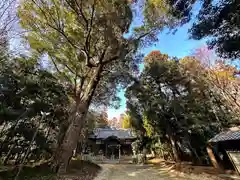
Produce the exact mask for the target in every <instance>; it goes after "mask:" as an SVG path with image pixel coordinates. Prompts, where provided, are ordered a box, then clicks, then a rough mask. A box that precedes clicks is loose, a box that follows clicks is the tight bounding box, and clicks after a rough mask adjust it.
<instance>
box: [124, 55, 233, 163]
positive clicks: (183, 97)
mask: <svg viewBox="0 0 240 180" xmlns="http://www.w3.org/2000/svg"><path fill="white" fill-rule="evenodd" d="M196 69H198V71H196ZM206 72H207V71H205V69H204V67H203V66H202V65H201V64H200V63H199V61H197V60H196V59H195V58H194V57H185V58H183V59H180V60H178V59H174V58H171V57H169V56H167V55H165V54H161V53H160V52H159V51H153V52H151V53H150V54H149V55H147V56H146V57H145V59H144V70H143V73H142V74H141V76H140V78H139V81H136V82H135V83H134V84H133V85H132V86H130V87H129V88H128V90H127V92H126V96H127V98H128V106H129V105H130V106H129V109H130V110H132V111H133V113H134V114H138V115H139V116H140V118H139V120H138V121H137V122H138V123H140V126H134V127H135V128H136V127H137V128H138V129H142V128H144V129H145V132H144V131H143V132H144V133H145V135H147V136H148V137H150V138H156V136H155V135H158V138H161V142H162V143H166V144H168V145H169V146H170V147H171V149H172V154H173V155H174V158H175V160H180V159H182V158H183V154H185V156H186V155H188V156H189V155H191V156H192V159H195V160H197V161H198V162H199V161H200V157H201V156H203V155H204V153H205V154H206V152H205V151H204V148H203V147H204V146H205V144H204V143H206V135H205V134H199V133H203V132H204V133H209V134H210V136H209V135H208V136H207V137H208V138H210V137H211V136H212V135H214V133H216V132H218V130H220V129H221V128H223V127H228V126H229V125H230V124H231V123H233V122H232V113H231V112H229V111H228V108H229V104H226V101H225V100H224V99H223V98H222V97H221V96H220V94H218V93H215V94H214V95H213V93H214V92H212V91H210V89H211V88H212V86H211V84H210V83H209V82H208V81H206V79H205V75H206ZM134 104H137V106H138V108H137V109H136V108H133V107H134V106H133V105H134ZM135 107H136V106H135ZM220 107H224V108H220ZM136 112H137V113H136ZM134 122H135V121H134V120H133V124H134ZM206 127H207V128H206ZM197 128H201V129H202V130H203V131H202V132H200V131H197V132H196V130H197ZM205 128H206V129H205ZM196 134H198V135H197V136H198V137H201V142H203V144H201V145H200V146H197V145H196V144H195V143H194V141H196V138H194V137H195V135H196ZM202 139H204V140H202Z"/></svg>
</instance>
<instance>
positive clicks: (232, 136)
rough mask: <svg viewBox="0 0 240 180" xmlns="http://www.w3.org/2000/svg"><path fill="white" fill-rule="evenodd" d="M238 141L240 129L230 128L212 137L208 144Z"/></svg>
mask: <svg viewBox="0 0 240 180" xmlns="http://www.w3.org/2000/svg"><path fill="white" fill-rule="evenodd" d="M238 139H240V128H239V127H234V128H230V129H229V130H228V131H224V132H221V133H219V134H217V135H216V136H214V137H213V138H212V139H210V140H209V142H219V141H229V140H238Z"/></svg>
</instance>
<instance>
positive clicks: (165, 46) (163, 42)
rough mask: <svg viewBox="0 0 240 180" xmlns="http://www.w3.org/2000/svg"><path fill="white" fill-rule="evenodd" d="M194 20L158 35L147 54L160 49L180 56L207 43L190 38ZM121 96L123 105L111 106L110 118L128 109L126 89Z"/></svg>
mask: <svg viewBox="0 0 240 180" xmlns="http://www.w3.org/2000/svg"><path fill="white" fill-rule="evenodd" d="M191 24H192V22H190V23H188V24H185V25H184V26H182V27H181V28H179V29H178V31H177V32H176V33H175V34H174V35H173V34H168V33H167V32H168V31H167V30H165V31H163V32H162V33H161V34H159V35H158V37H159V41H158V42H157V43H156V44H155V45H154V46H151V47H149V48H146V49H143V52H144V54H145V55H147V54H148V53H149V52H151V51H152V50H160V51H161V53H166V54H168V55H169V56H176V57H178V58H181V57H184V56H187V55H190V54H191V53H192V51H193V50H194V49H196V48H199V47H201V46H203V45H205V42H206V40H199V41H196V40H192V39H191V40H190V39H189V34H188V29H189V28H190V27H191ZM119 97H120V98H121V107H120V108H119V109H114V108H109V109H108V118H109V119H112V118H113V117H118V116H119V115H120V114H121V113H124V111H125V110H126V100H125V98H124V90H122V91H121V92H120V93H119Z"/></svg>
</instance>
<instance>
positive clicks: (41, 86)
mask: <svg viewBox="0 0 240 180" xmlns="http://www.w3.org/2000/svg"><path fill="white" fill-rule="evenodd" d="M1 65H2V68H1V71H0V84H1V104H0V107H1V108H0V119H1V121H0V123H1V126H2V128H1V134H0V135H1V136H0V141H1V158H3V159H4V163H8V161H9V160H13V159H14V156H15V157H16V156H17V159H15V163H16V164H18V163H19V162H20V161H21V154H23V153H24V152H26V149H27V148H28V146H29V143H30V141H31V139H32V137H33V134H34V133H35V132H36V129H37V130H38V133H37V135H36V138H35V139H34V145H32V146H33V147H31V148H32V149H31V152H30V154H29V156H28V159H29V160H35V161H37V160H39V159H42V158H44V156H45V155H47V157H46V158H49V157H50V156H51V153H52V149H51V147H52V145H54V143H55V142H54V141H55V140H56V139H57V138H58V131H59V127H60V126H61V124H62V123H63V122H64V121H65V120H66V117H67V115H68V112H67V105H68V103H69V102H68V97H67V95H66V92H65V88H64V87H63V86H62V85H60V84H59V83H58V82H57V80H56V78H54V77H53V76H52V74H51V73H49V72H48V71H46V70H44V69H41V68H40V67H39V66H38V64H37V62H36V60H34V59H27V58H20V59H13V60H9V61H8V62H6V63H4V64H1ZM42 112H48V113H50V115H49V116H47V117H46V118H44V119H42V118H41V116H42V114H41V113H42Z"/></svg>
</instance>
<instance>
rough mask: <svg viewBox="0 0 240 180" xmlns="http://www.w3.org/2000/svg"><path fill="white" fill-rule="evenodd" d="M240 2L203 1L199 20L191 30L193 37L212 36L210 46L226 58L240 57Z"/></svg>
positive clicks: (224, 0)
mask: <svg viewBox="0 0 240 180" xmlns="http://www.w3.org/2000/svg"><path fill="white" fill-rule="evenodd" d="M239 6H240V2H239V1H236V0H222V1H219V2H218V3H216V2H214V1H213V0H210V1H203V5H202V8H201V10H200V12H199V14H198V16H197V21H196V22H195V23H194V24H193V27H192V28H191V30H190V33H191V37H192V38H194V39H202V38H205V37H211V40H209V46H210V47H211V48H214V49H216V50H217V53H218V55H220V56H221V57H224V58H232V59H235V58H239V57H240V44H239V39H240V35H239V32H240V25H239V24H240V19H239V13H240V8H239Z"/></svg>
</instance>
